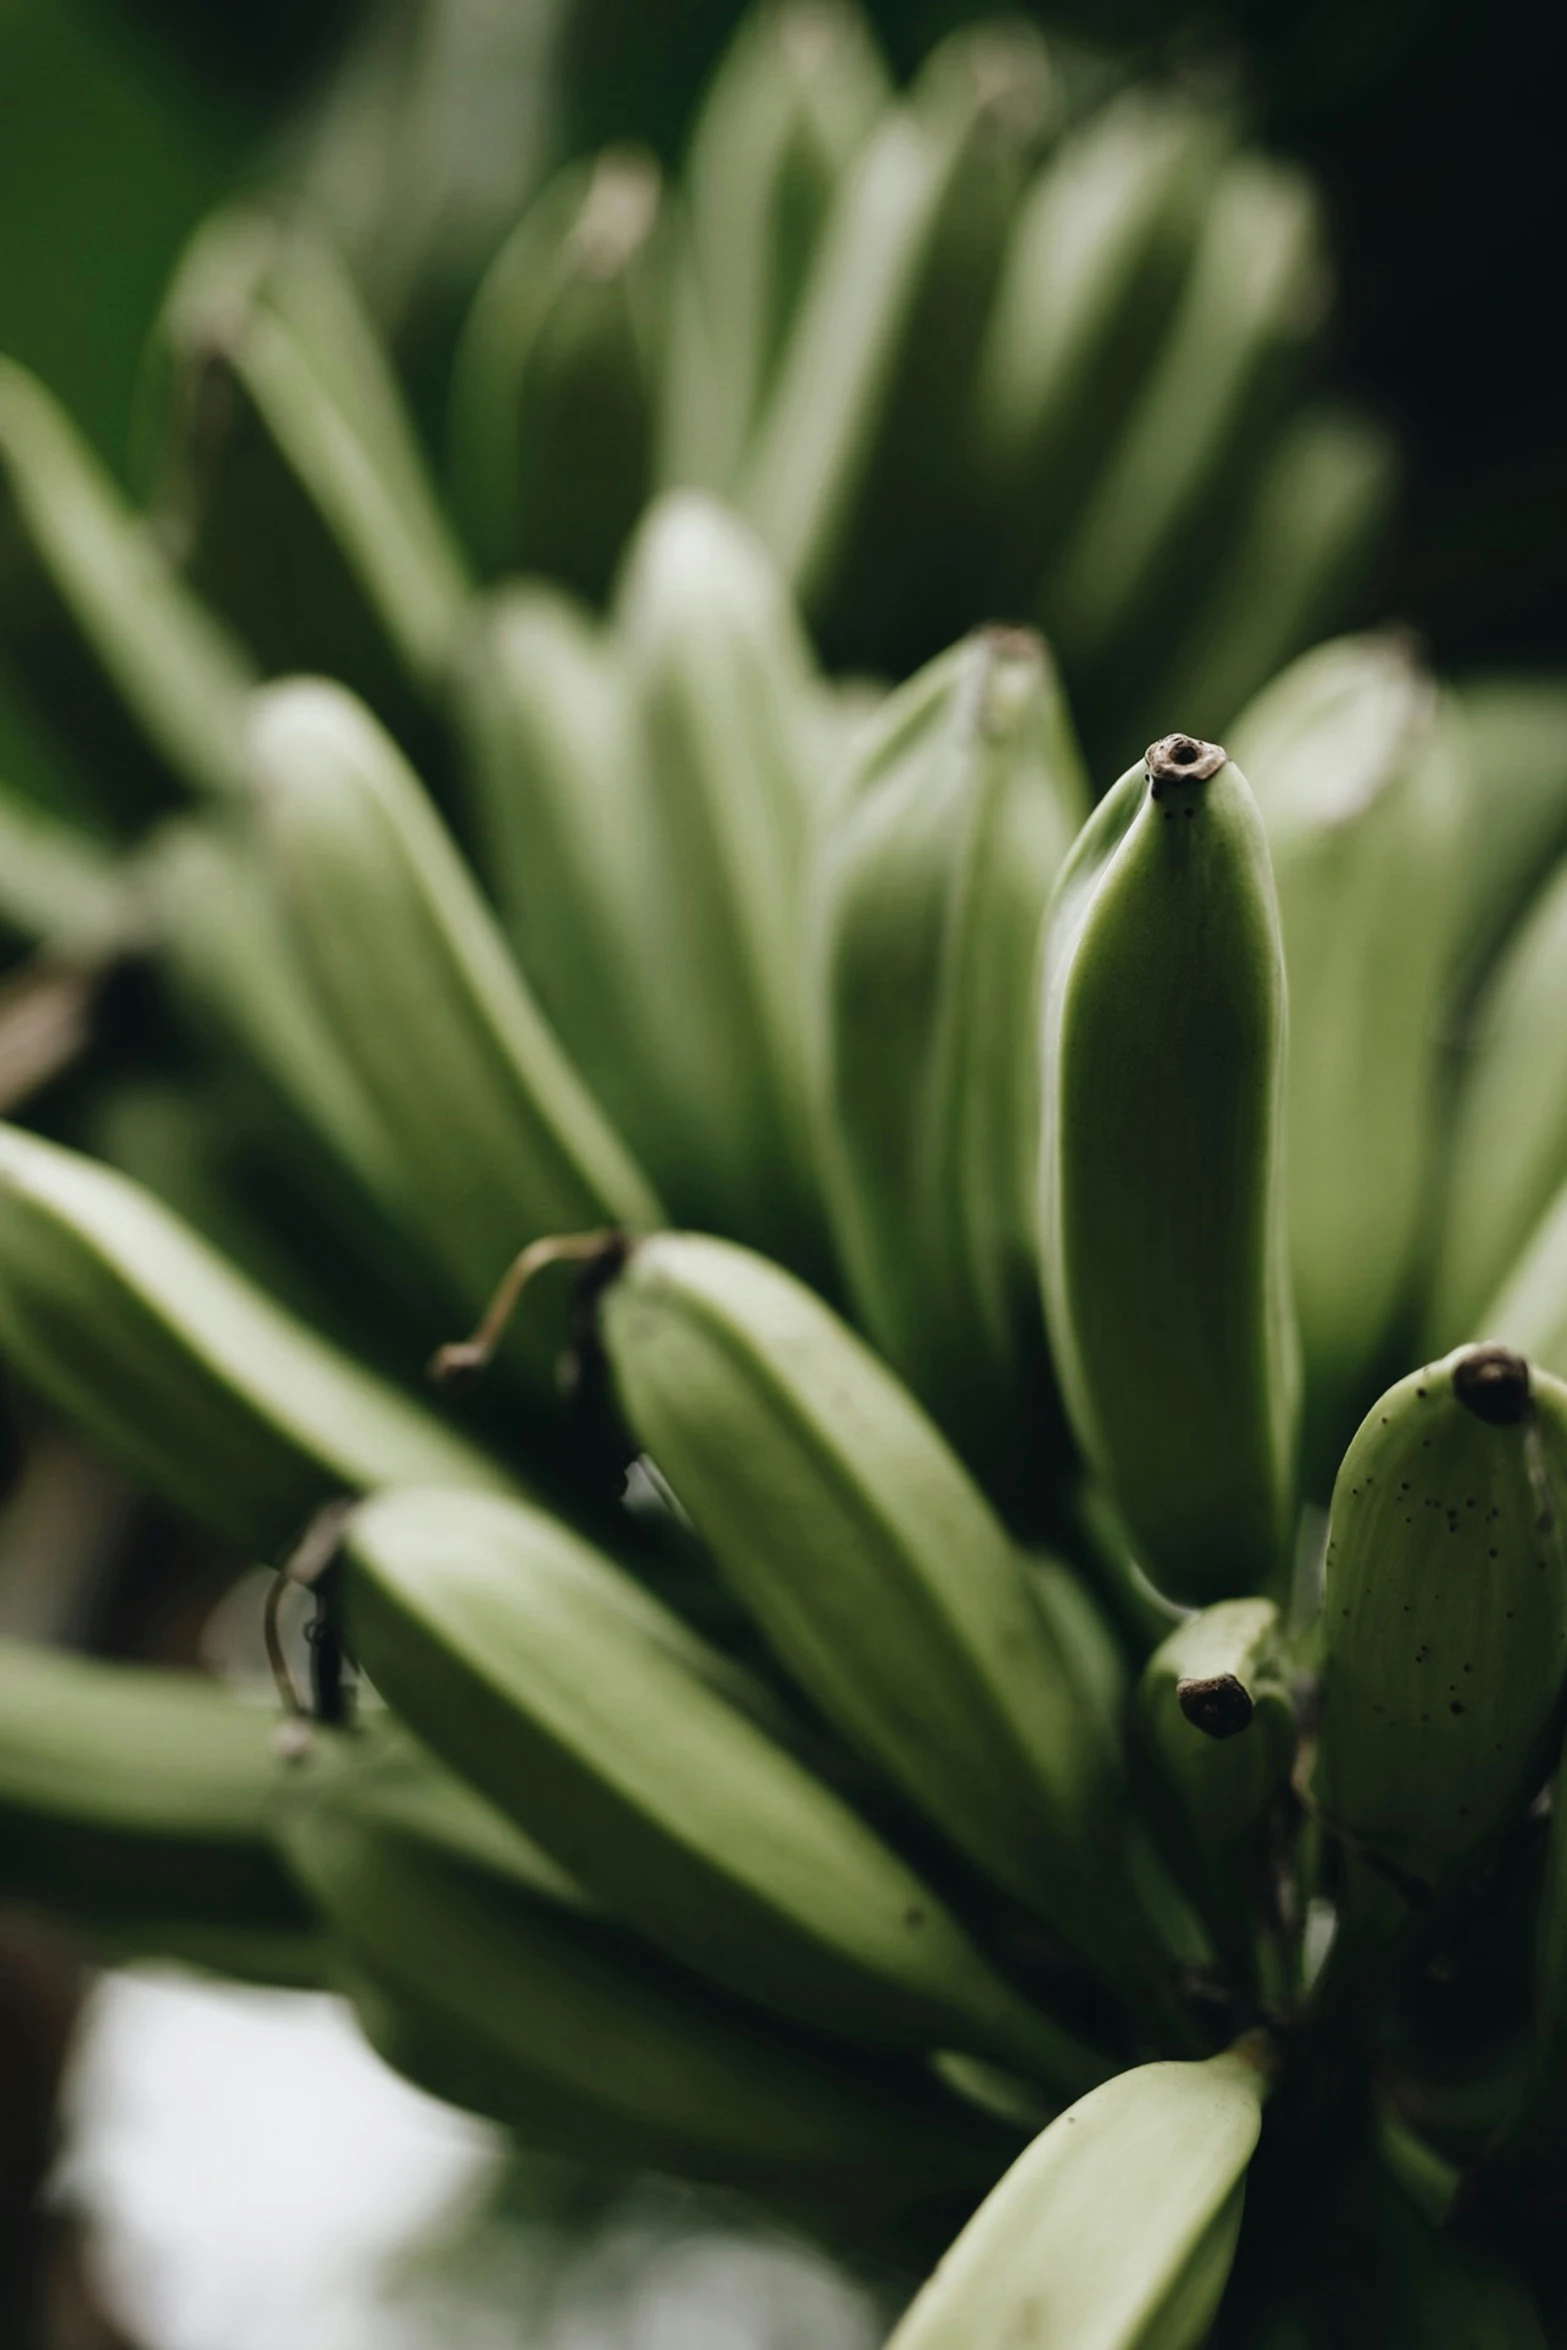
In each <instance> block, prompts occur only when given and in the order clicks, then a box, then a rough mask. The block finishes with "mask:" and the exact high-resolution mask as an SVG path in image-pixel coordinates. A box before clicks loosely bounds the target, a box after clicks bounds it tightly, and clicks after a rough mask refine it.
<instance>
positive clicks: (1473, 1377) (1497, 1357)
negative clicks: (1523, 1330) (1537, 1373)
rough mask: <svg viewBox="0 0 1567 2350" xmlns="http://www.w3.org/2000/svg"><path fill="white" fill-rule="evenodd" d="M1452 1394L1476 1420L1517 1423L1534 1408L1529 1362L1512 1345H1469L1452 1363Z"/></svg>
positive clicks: (1502, 1424)
mask: <svg viewBox="0 0 1567 2350" xmlns="http://www.w3.org/2000/svg"><path fill="white" fill-rule="evenodd" d="M1453 1394H1454V1396H1455V1397H1456V1398H1457V1400H1458V1402H1459V1403H1461V1404H1462V1405H1463V1406H1464V1408H1465V1410H1466V1411H1471V1412H1473V1413H1474V1416H1475V1418H1476V1419H1477V1420H1487V1421H1489V1422H1490V1424H1491V1425H1492V1427H1496V1428H1505V1427H1513V1426H1516V1425H1517V1423H1518V1422H1519V1421H1520V1420H1526V1419H1527V1418H1528V1416H1529V1413H1530V1411H1531V1409H1532V1408H1533V1388H1532V1383H1531V1381H1530V1377H1529V1366H1528V1364H1527V1363H1526V1362H1525V1361H1524V1358H1523V1356H1522V1355H1515V1354H1514V1353H1513V1352H1512V1350H1511V1348H1510V1347H1505V1346H1471V1347H1467V1348H1466V1349H1465V1351H1464V1353H1463V1354H1462V1355H1460V1357H1459V1359H1458V1361H1457V1362H1456V1363H1455V1364H1454V1365H1453Z"/></svg>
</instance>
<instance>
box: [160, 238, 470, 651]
mask: <svg viewBox="0 0 1567 2350" xmlns="http://www.w3.org/2000/svg"><path fill="white" fill-rule="evenodd" d="M152 357H153V368H154V374H153V378H152V385H151V389H150V391H149V395H148V401H147V408H148V416H149V432H152V431H154V430H156V431H157V432H160V433H161V438H162V447H161V450H160V451H159V452H158V464H159V471H160V473H161V476H162V478H161V481H160V484H159V492H158V499H157V505H158V508H159V510H160V513H161V519H162V520H163V522H164V526H165V528H166V529H167V530H168V531H169V532H170V533H171V534H175V533H177V534H179V535H181V536H183V537H184V538H185V539H186V540H187V541H188V542H189V543H190V545H191V547H192V550H193V551H194V552H196V553H197V554H198V556H199V554H200V552H201V543H202V541H203V539H204V537H205V536H206V535H207V531H208V526H209V523H210V516H209V515H208V514H207V512H206V511H205V507H206V504H207V500H208V497H209V494H210V485H209V484H208V483H206V482H205V481H203V480H202V479H201V478H200V473H201V467H200V466H199V465H197V464H194V463H193V457H194V455H195V454H196V453H197V452H203V453H204V454H205V456H206V458H207V461H208V462H211V459H212V456H213V455H214V454H215V455H216V456H217V459H218V464H219V470H220V471H221V467H222V463H223V461H224V453H223V452H222V451H221V450H219V451H216V452H204V441H207V440H210V439H211V428H210V424H209V426H208V429H207V432H206V433H205V434H203V431H202V430H201V427H200V417H201V405H202V402H203V400H204V399H205V400H206V401H208V403H209V404H210V398H211V394H210V385H209V378H210V377H211V375H212V374H213V372H214V371H221V372H222V373H223V374H225V375H226V376H227V377H228V379H229V381H230V384H231V386H232V387H233V390H234V392H235V394H236V397H237V405H238V407H239V408H240V409H241V410H243V411H248V412H249V418H250V420H251V423H252V425H253V428H254V429H255V431H256V432H257V433H259V434H260V435H261V436H262V437H263V438H264V440H265V442H266V444H267V448H268V452H269V461H270V462H271V464H273V465H274V466H275V467H276V468H277V469H278V474H279V478H280V479H281V480H282V481H284V482H286V483H287V485H288V486H289V489H290V491H291V493H292V494H294V495H296V496H300V497H303V499H304V500H305V501H306V503H307V506H308V507H309V509H310V510H311V511H313V513H314V515H315V517H316V518H317V520H318V522H319V524H320V526H321V528H322V529H323V531H324V532H325V534H326V541H327V545H328V547H329V548H330V550H331V551H332V552H333V553H334V554H335V556H336V558H337V559H338V560H339V561H340V562H341V564H342V566H343V573H342V582H343V586H344V588H345V589H346V591H347V595H348V598H349V599H350V601H352V600H355V599H357V600H358V601H359V603H360V605H361V612H360V614H358V615H356V616H355V617H354V619H353V621H352V623H351V624H349V625H348V626H347V633H346V634H345V637H344V643H343V647H342V648H341V649H344V650H347V651H349V652H350V654H351V655H359V654H361V651H362V648H361V645H360V641H359V640H360V635H361V634H362V632H363V631H364V630H365V629H366V628H368V631H369V633H370V635H371V637H372V638H379V637H383V636H384V641H385V644H386V645H387V646H389V647H390V648H391V650H392V652H393V654H394V656H395V659H396V662H397V664H398V665H399V667H400V669H401V670H402V672H403V674H404V676H405V677H406V679H407V680H408V682H409V683H410V684H411V685H412V686H413V688H414V689H415V691H416V692H417V693H418V694H419V695H420V696H432V695H434V694H435V693H437V692H438V690H439V688H440V686H441V683H442V680H443V677H444V674H445V668H446V663H447V659H448V655H449V653H450V650H451V647H452V643H453V640H454V637H455V634H456V632H457V629H458V626H459V623H460V621H461V617H462V611H463V606H464V602H465V599H466V596H467V593H468V587H469V582H468V576H467V567H466V564H465V562H464V559H463V556H462V554H461V551H460V550H459V548H458V546H457V544H456V541H455V540H454V539H453V537H452V535H451V532H450V529H449V527H448V525H447V522H446V518H445V516H444V515H443V513H442V512H441V509H440V506H439V504H438V502H437V500H436V497H435V493H434V490H433V487H432V485H431V483H430V479H429V476H428V473H427V471H426V469H425V465H424V461H423V458H422V455H421V453H420V450H419V446H418V440H417V436H416V434H415V431H414V428H413V425H412V423H411V421H410V419H409V417H408V415H407V413H406V410H405V409H404V406H403V401H402V395H401V392H400V390H399V388H398V385H397V382H396V378H395V377H394V375H393V373H392V369H391V364H390V361H389V360H388V358H387V356H386V354H385V352H384V350H383V349H382V348H381V345H380V343H379V340H378V338H377V335H376V332H375V329H374V327H373V326H372V324H371V322H370V320H369V318H368V317H367V316H366V315H365V313H364V310H363V308H362V305H361V303H360V300H359V296H358V294H357V292H356V290H355V287H354V285H353V282H352V280H351V279H350V278H349V276H348V273H347V271H346V270H345V268H344V267H343V265H342V263H341V262H340V261H339V260H338V259H337V258H336V256H335V255H334V253H333V252H332V250H331V248H330V247H329V246H328V245H327V244H326V243H325V242H324V241H322V240H321V239H319V238H317V237H315V236H313V235H311V234H309V233H308V232H306V231H304V230H302V229H299V228H293V229H288V228H284V227H283V226H281V225H280V224H279V223H278V222H277V221H275V220H272V219H269V218H267V217H266V216H265V215H264V214H261V213H253V212H246V211H244V210H236V211H232V212H223V213H219V214H217V215H216V216H215V217H214V218H213V219H211V220H210V221H208V222H206V223H205V224H204V225H203V226H202V227H201V229H199V230H198V232H197V234H196V236H195V237H194V238H193V239H192V241H191V244H190V246H189V247H188V248H187V250H186V253H185V255H184V257H183V259H182V261H181V263H180V265H179V268H178V270H177V272H176V274H175V278H174V281H173V284H172V286H171V287H170V290H169V293H168V296H167V298H166V301H165V305H164V310H163V314H162V317H161V318H160V320H159V323H158V328H157V331H156V334H155V338H154V345H153V354H152ZM236 421H237V420H236ZM231 429H233V427H232V426H231ZM224 552H225V553H227V554H228V556H229V557H230V558H232V555H233V550H225V551H224ZM312 584H314V583H312ZM380 650H381V646H380V645H379V643H377V644H376V645H375V646H374V649H373V650H372V651H371V652H370V654H369V656H368V657H369V659H370V660H371V661H372V662H375V661H376V660H377V657H378V655H379V653H380Z"/></svg>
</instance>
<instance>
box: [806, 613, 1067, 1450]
mask: <svg viewBox="0 0 1567 2350" xmlns="http://www.w3.org/2000/svg"><path fill="white" fill-rule="evenodd" d="M1087 803H1088V791H1087V785H1086V782H1085V780H1084V777H1083V772H1082V767H1081V763H1080V760H1079V758H1078V754H1077V750H1076V746H1075V744H1074V742H1073V740H1072V735H1071V722H1070V719H1069V718H1068V717H1067V714H1066V711H1065V707H1064V704H1063V701H1062V698H1061V695H1060V692H1059V689H1058V687H1057V685H1056V681H1055V676H1054V672H1053V670H1052V669H1051V667H1050V662H1049V656H1048V654H1047V653H1046V652H1045V649H1044V647H1043V645H1042V644H1041V643H1040V642H1039V640H1038V638H1036V637H1033V636H1031V635H1028V634H1026V633H1024V632H1022V631H1018V630H1003V629H985V630H981V631H979V632H977V633H976V634H975V635H973V636H971V637H968V638H966V639H965V640H964V641H963V643H962V644H960V645H958V646H955V647H954V648H953V650H952V651H951V652H950V653H946V654H943V655H942V656H941V657H940V659H939V660H936V661H933V662H931V663H930V664H929V665H928V666H927V667H926V668H925V669H923V670H921V671H920V672H919V674H918V675H917V676H916V677H913V678H911V679H910V680H909V682H908V684H907V685H905V686H903V687H902V688H901V689H900V690H899V691H898V692H897V693H895V694H893V695H892V696H891V697H890V698H889V699H888V700H887V701H886V702H885V703H884V704H883V705H882V707H881V709H880V710H879V711H878V713H877V715H876V718H875V720H874V722H873V723H872V724H871V725H869V726H867V727H866V728H865V729H864V730H863V731H862V733H861V735H860V738H859V748H858V755H857V756H856V758H855V759H854V762H853V764H852V766H851V768H850V770H849V773H848V775H847V777H846V778H845V781H844V783H843V784H842V785H841V787H840V789H839V790H838V792H837V793H836V795H835V797H834V801H833V805H832V812H831V820H830V822H829V823H828V825H827V827H826V828H825V832H824V837H823V840H822V844H821V848H820V851H819V853H818V859H817V866H816V874H815V887H814V891H813V929H814V933H815V936H814V940H813V962H814V965H815V971H816V984H815V993H816V995H817V997H818V998H819V1001H818V1005H817V1008H816V1025H817V1028H818V1032H819V1034H818V1048H817V1049H818V1055H819V1060H820V1065H821V1076H820V1091H821V1094H822V1105H821V1108H822V1120H821V1123H822V1157H823V1167H824V1172H825V1175H826V1179H827V1188H828V1204H829V1207H830V1209H831V1212H832V1219H833V1228H834V1236H835V1238H836V1240H837V1242H838V1247H839V1252H840V1254H841V1256H842V1258H843V1261H844V1265H845V1267H846V1270H847V1272H848V1276H849V1282H850V1287H851V1292H852V1295H853V1297H854V1302H855V1305H856V1308H857V1310H858V1312H859V1315H860V1318H861V1319H862V1320H863V1322H864V1324H865V1327H866V1328H867V1329H868V1330H869V1331H870V1333H871V1335H872V1336H873V1338H874V1339H875V1341H876V1343H877V1345H878V1346H879V1348H880V1349H881V1351H882V1353H883V1354H884V1355H885V1356H886V1357H887V1359H888V1360H889V1362H891V1363H892V1365H893V1366H894V1368H895V1369H896V1370H897V1371H898V1372H899V1373H900V1374H901V1375H902V1377H903V1378H904V1379H906V1380H907V1381H908V1383H909V1385H910V1386H911V1387H912V1388H913V1390H914V1392H915V1394H916V1395H918V1396H919V1397H920V1399H921V1401H922V1402H923V1403H924V1404H925V1405H926V1407H927V1408H928V1409H929V1410H930V1411H931V1412H932V1413H933V1414H934V1416H935V1418H936V1419H937V1420H938V1421H939V1422H940V1424H941V1426H942V1427H943V1429H944V1430H945V1431H946V1433H947V1434H948V1435H949V1436H950V1437H951V1439H952V1441H953V1442H954V1443H955V1444H956V1445H957V1447H958V1449H959V1451H960V1452H961V1453H962V1454H963V1455H964V1457H965V1459H966V1460H968V1462H969V1463H970V1465H971V1466H972V1467H973V1468H974V1470H975V1472H976V1474H977V1475H979V1476H980V1477H981V1478H983V1479H984V1481H985V1482H986V1483H987V1484H988V1485H990V1487H991V1489H992V1490H993V1491H994V1490H997V1488H998V1486H1003V1487H1004V1486H1005V1485H1006V1484H1007V1483H1009V1482H1010V1484H1011V1485H1012V1487H1013V1488H1014V1490H1019V1489H1021V1490H1024V1491H1026V1473H1027V1470H1028V1468H1029V1467H1031V1466H1032V1467H1036V1468H1037V1467H1038V1465H1039V1462H1040V1455H1041V1454H1042V1453H1043V1452H1044V1451H1045V1446H1044V1443H1043V1442H1042V1440H1041V1439H1042V1430H1043V1428H1044V1426H1045V1425H1046V1424H1047V1415H1048V1414H1049V1412H1050V1409H1051V1399H1050V1397H1049V1392H1048V1376H1049V1375H1048V1370H1047V1367H1046V1363H1045V1356H1044V1342H1043V1328H1042V1324H1041V1321H1040V1309H1039V1282H1038V1272H1037V1267H1036V1252H1035V1242H1034V1220H1035V1203H1036V1197H1037V1191H1038V1168H1037V1156H1038V1135H1039V1071H1038V1055H1037V1053H1036V1051H1035V1049H1034V1026H1035V1022H1036V1019H1037V1016H1038V978H1037V971H1038V961H1039V945H1040V937H1041V933H1042V929H1043V924H1044V913H1045V907H1046V905H1047V903H1048V901H1049V895H1050V886H1051V883H1052V881H1053V880H1054V878H1055V875H1056V871H1057V869H1058V867H1059V866H1060V864H1061V861H1062V858H1063V857H1064V856H1065V854H1066V851H1067V849H1068V847H1069V846H1070V844H1071V840H1072V837H1073V835H1074V834H1075V832H1076V831H1077V828H1078V826H1079V824H1080V823H1081V821H1082V818H1083V816H1084V814H1086V812H1087ZM1019 1472H1022V1474H1019Z"/></svg>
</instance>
